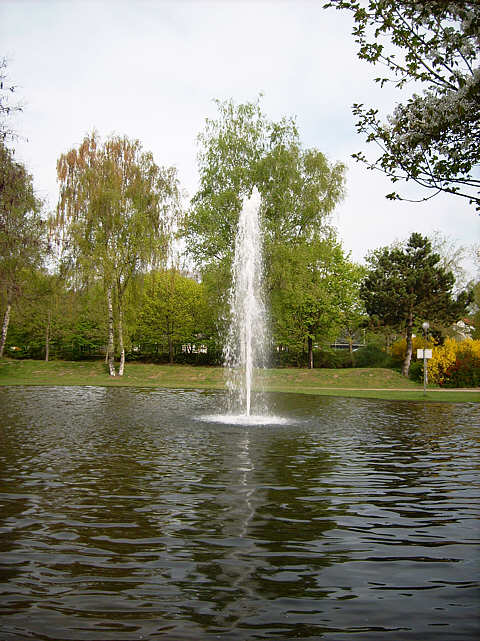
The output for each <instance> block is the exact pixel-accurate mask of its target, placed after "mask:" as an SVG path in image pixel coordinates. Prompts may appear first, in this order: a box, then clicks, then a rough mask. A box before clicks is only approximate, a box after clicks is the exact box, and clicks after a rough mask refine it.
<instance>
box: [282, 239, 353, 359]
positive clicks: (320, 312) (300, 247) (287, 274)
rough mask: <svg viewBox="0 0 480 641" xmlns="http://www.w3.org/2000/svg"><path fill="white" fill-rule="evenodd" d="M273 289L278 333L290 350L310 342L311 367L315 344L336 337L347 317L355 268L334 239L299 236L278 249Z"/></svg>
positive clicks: (307, 344) (308, 348)
mask: <svg viewBox="0 0 480 641" xmlns="http://www.w3.org/2000/svg"><path fill="white" fill-rule="evenodd" d="M276 259H277V261H276V262H277V264H278V265H279V266H280V265H281V266H282V267H281V270H280V269H278V270H277V272H276V282H274V286H273V291H272V309H273V316H274V321H273V323H274V336H275V339H276V340H277V342H278V343H280V344H281V345H284V346H288V347H289V348H292V347H293V348H295V349H303V347H304V346H305V345H306V347H307V355H308V366H309V368H313V366H314V363H313V347H314V344H315V343H316V342H318V341H320V340H323V341H325V340H329V339H333V338H334V337H335V336H336V335H337V332H338V331H339V329H340V328H341V327H342V325H343V324H344V323H345V322H346V319H347V312H348V310H347V308H346V307H347V300H350V298H352V299H353V290H354V287H355V285H354V282H353V278H354V275H355V271H354V269H353V266H352V265H351V264H350V263H349V262H348V260H347V259H346V257H345V255H344V253H343V251H342V248H341V246H340V244H339V243H338V242H336V241H335V239H334V238H329V239H322V238H316V237H314V238H313V239H311V240H298V241H296V242H295V243H292V244H289V245H282V246H279V247H278V248H277V255H276Z"/></svg>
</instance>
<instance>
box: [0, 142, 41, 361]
mask: <svg viewBox="0 0 480 641" xmlns="http://www.w3.org/2000/svg"><path fill="white" fill-rule="evenodd" d="M41 208H42V203H41V201H40V200H39V199H38V198H37V197H36V196H35V193H34V190H33V183H32V177H31V176H30V175H29V174H28V172H27V170H26V169H25V167H24V166H23V165H22V164H21V163H18V162H16V161H15V160H14V159H13V153H12V152H11V151H10V150H9V149H7V148H6V147H5V146H4V145H3V143H0V285H1V286H2V289H3V290H4V294H5V312H4V316H3V324H2V333H1V338H0V357H1V356H3V352H4V349H5V342H6V340H7V332H8V325H9V320H10V313H11V309H12V305H13V303H14V302H15V300H17V299H18V298H19V297H20V295H21V293H22V288H23V283H24V280H25V278H26V277H27V275H28V272H29V271H31V270H33V269H36V268H37V267H38V266H40V265H41V263H42V261H43V260H44V257H45V253H46V248H47V246H46V242H45V241H46V236H45V222H44V220H43V219H42V218H41Z"/></svg>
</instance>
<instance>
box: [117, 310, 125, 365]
mask: <svg viewBox="0 0 480 641" xmlns="http://www.w3.org/2000/svg"><path fill="white" fill-rule="evenodd" d="M118 347H119V349H120V366H119V368H118V375H119V376H123V371H124V369H125V347H124V345H123V311H122V308H121V305H120V304H119V306H118Z"/></svg>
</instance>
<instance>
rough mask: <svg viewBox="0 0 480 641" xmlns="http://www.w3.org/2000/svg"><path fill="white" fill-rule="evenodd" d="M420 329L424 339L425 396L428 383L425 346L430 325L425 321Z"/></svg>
mask: <svg viewBox="0 0 480 641" xmlns="http://www.w3.org/2000/svg"><path fill="white" fill-rule="evenodd" d="M422 327H423V336H424V339H425V340H424V341H423V394H424V395H426V393H427V383H428V370H427V351H426V344H427V333H428V328H429V327H430V323H429V322H428V321H425V322H424V323H422Z"/></svg>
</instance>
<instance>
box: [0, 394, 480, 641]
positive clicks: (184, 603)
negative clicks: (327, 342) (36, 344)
mask: <svg viewBox="0 0 480 641" xmlns="http://www.w3.org/2000/svg"><path fill="white" fill-rule="evenodd" d="M221 401H222V395H221V393H211V392H210V393H207V392H201V391H160V390H154V391H151V390H150V391H149V390H141V389H137V390H133V389H127V388H124V389H118V388H117V389H111V388H110V389H109V388H89V387H84V388H78V387H77V388H21V387H16V388H15V387H7V388H0V504H1V512H0V514H1V523H0V565H1V570H0V639H1V641H12V640H15V641H18V640H23V639H25V640H26V639H29V640H31V639H36V640H45V639H50V640H55V641H62V640H67V639H74V640H78V641H80V640H86V641H87V640H88V641H91V640H95V641H107V640H112V641H133V640H137V639H148V640H154V639H167V640H172V641H176V640H178V641H179V640H189V641H191V640H197V639H198V640H201V641H203V640H213V639H225V640H239V641H244V640H250V639H275V640H284V639H329V640H333V641H342V640H347V639H348V640H349V641H351V640H352V639H355V641H357V640H359V639H362V640H368V641H370V640H378V641H380V640H381V641H385V640H392V641H393V640H395V641H398V640H400V641H401V640H403V639H408V640H414V639H415V640H419V639H420V640H422V641H424V640H425V641H426V640H432V641H447V640H448V641H456V640H473V639H475V640H476V639H478V638H480V623H479V619H478V614H479V611H478V606H479V577H480V572H479V569H480V568H479V563H478V557H479V554H478V547H477V546H478V541H479V525H478V520H476V519H477V518H478V515H479V495H480V490H479V470H478V461H479V456H478V454H479V449H480V447H479V440H480V427H479V423H480V416H479V410H478V406H474V405H473V404H464V405H460V404H458V405H456V404H423V403H418V404H415V403H400V402H383V401H372V400H350V399H344V400H343V399H333V398H326V397H311V396H300V395H293V394H292V395H278V396H274V397H272V401H273V402H274V404H275V413H276V414H278V415H281V416H285V417H287V418H288V419H289V421H290V422H289V423H288V424H286V425H276V426H268V425H267V426H262V427H242V426H239V425H222V424H219V423H212V422H209V421H202V420H195V417H199V416H206V415H210V414H214V413H215V411H216V408H217V407H218V406H219V405H220V403H221Z"/></svg>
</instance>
